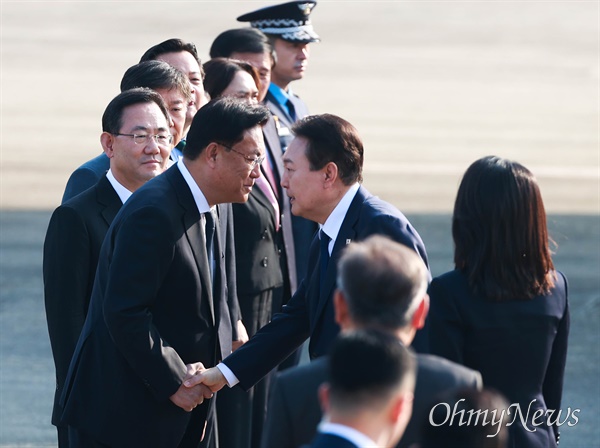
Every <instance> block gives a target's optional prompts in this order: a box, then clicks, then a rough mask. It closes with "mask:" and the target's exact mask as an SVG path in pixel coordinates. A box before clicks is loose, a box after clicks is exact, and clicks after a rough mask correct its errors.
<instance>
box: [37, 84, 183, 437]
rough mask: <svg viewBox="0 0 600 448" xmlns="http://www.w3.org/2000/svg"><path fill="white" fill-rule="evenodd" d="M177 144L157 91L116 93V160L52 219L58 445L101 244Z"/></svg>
mask: <svg viewBox="0 0 600 448" xmlns="http://www.w3.org/2000/svg"><path fill="white" fill-rule="evenodd" d="M171 140H172V136H171V134H170V133H169V115H168V113H167V109H166V106H165V104H164V101H163V99H162V98H161V96H160V95H159V94H158V93H156V92H155V91H153V90H150V89H143V88H137V89H132V90H127V91H125V92H123V93H121V94H120V95H118V96H116V97H115V98H114V99H113V100H112V101H111V102H110V103H109V104H108V106H107V107H106V110H105V111H104V115H103V116H102V134H101V135H100V142H101V144H102V148H103V149H104V153H105V154H106V156H107V158H108V160H109V161H110V168H109V170H108V172H107V173H106V174H105V175H104V176H102V177H101V178H100V180H99V182H98V183H97V184H96V185H95V186H93V187H92V188H90V189H88V190H87V191H86V192H85V193H83V194H81V195H79V196H78V197H77V198H74V199H71V200H69V201H67V202H65V203H64V204H63V205H61V206H60V207H58V208H57V209H56V210H55V211H54V213H53V214H52V217H51V218H50V224H49V225H48V231H47V233H46V239H45V241H44V261H43V274H44V301H45V305H46V319H47V322H48V332H49V335H50V343H51V347H52V354H53V356H54V366H55V368H56V391H55V395H54V408H53V412H52V423H53V424H54V425H57V428H58V442H59V447H60V448H66V447H69V443H68V434H67V428H66V427H64V426H61V425H59V419H60V415H61V412H62V408H61V407H60V405H59V399H60V395H61V393H62V391H63V384H64V382H65V377H66V376H67V369H68V368H69V363H70V362H71V357H72V356H73V351H74V350H75V345H76V344H77V339H78V338H79V334H80V333H81V329H82V328H83V323H84V321H85V316H86V314H87V309H88V305H89V301H90V295H91V292H92V285H93V283H94V277H95V274H96V266H97V264H98V254H99V252H100V247H101V246H102V242H103V241H104V236H105V235H106V232H107V230H108V227H109V226H110V224H111V223H112V221H113V219H114V218H115V216H116V214H117V212H118V211H119V209H120V208H121V206H122V205H123V203H124V202H125V201H127V199H129V196H131V194H132V193H133V192H134V191H136V190H137V189H138V188H139V187H141V186H142V185H143V184H144V183H145V182H146V181H147V180H150V179H152V178H153V177H156V176H158V175H159V174H160V173H162V172H163V171H164V170H165V169H166V166H167V160H168V158H169V152H170V151H171Z"/></svg>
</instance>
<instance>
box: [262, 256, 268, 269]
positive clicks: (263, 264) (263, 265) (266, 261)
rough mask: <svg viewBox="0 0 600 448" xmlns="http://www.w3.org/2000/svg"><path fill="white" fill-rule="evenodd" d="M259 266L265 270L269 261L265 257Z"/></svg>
mask: <svg viewBox="0 0 600 448" xmlns="http://www.w3.org/2000/svg"><path fill="white" fill-rule="evenodd" d="M260 264H261V265H262V267H263V268H266V267H267V266H268V265H269V259H268V258H267V257H265V258H263V260H262V262H261V263H260Z"/></svg>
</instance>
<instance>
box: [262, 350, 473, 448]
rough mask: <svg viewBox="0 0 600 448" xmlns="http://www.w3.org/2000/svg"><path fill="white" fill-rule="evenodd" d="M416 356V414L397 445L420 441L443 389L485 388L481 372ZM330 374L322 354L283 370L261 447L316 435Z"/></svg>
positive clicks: (280, 447) (288, 446) (291, 447)
mask: <svg viewBox="0 0 600 448" xmlns="http://www.w3.org/2000/svg"><path fill="white" fill-rule="evenodd" d="M416 359H417V382H416V385H415V394H414V401H413V413H412V417H411V419H410V422H409V423H408V426H407V428H406V430H405V432H404V435H403V436H402V440H401V441H400V443H399V444H398V447H408V446H410V445H411V444H412V443H415V442H418V441H419V439H420V438H419V429H420V426H421V423H422V421H423V419H424V418H427V414H428V413H429V411H430V409H431V407H432V405H433V404H434V403H433V402H434V399H435V397H436V396H437V395H439V394H440V393H441V392H444V391H448V390H452V389H456V388H461V387H472V388H475V389H481V387H482V384H481V375H480V374H479V372H476V371H474V370H471V369H468V368H466V367H463V366H461V365H458V364H455V363H453V362H450V361H448V360H446V359H443V358H440V357H438V356H433V355H421V354H417V355H416ZM365 368H368V366H365ZM327 377H328V375H327V358H326V357H322V358H319V359H316V360H315V361H313V362H311V363H309V364H305V365H303V366H300V367H296V368H293V369H289V370H286V371H283V372H281V373H280V374H279V375H278V376H277V377H276V378H275V380H274V382H273V386H272V388H271V392H270V393H269V407H268V409H269V412H268V414H267V422H266V425H265V430H264V433H263V440H262V448H295V447H297V446H300V445H302V444H305V443H308V442H309V441H310V440H311V439H312V438H313V437H314V436H315V433H316V432H317V425H318V424H319V422H320V420H321V416H322V413H321V407H320V406H319V399H318V396H317V395H318V394H317V391H318V389H319V386H320V385H321V384H322V383H324V382H325V381H327Z"/></svg>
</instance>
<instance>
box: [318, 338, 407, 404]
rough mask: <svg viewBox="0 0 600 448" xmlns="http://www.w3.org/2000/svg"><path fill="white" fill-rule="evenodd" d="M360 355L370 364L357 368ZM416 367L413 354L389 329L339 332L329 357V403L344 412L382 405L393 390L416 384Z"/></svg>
mask: <svg viewBox="0 0 600 448" xmlns="http://www.w3.org/2000/svg"><path fill="white" fill-rule="evenodd" d="M357 359H360V363H361V365H363V366H368V368H357V366H356V360H357ZM415 368H416V367H415V360H414V356H413V355H412V354H411V353H410V352H409V350H408V349H407V348H406V347H404V345H402V343H401V342H400V341H399V340H398V339H397V338H396V337H394V336H392V335H391V334H389V333H384V332H381V331H378V330H374V329H365V330H357V331H352V332H347V333H340V334H339V335H338V337H337V338H336V340H335V341H334V342H333V345H332V347H331V352H330V355H329V360H328V369H329V376H328V378H329V381H328V382H329V391H330V404H331V406H332V407H335V408H336V409H338V410H342V411H345V412H349V411H352V409H357V408H364V407H375V408H376V407H379V406H380V405H381V403H382V402H386V401H387V400H388V399H389V398H390V397H391V396H392V395H393V394H394V392H396V391H398V390H401V389H406V390H412V389H413V388H414V384H415Z"/></svg>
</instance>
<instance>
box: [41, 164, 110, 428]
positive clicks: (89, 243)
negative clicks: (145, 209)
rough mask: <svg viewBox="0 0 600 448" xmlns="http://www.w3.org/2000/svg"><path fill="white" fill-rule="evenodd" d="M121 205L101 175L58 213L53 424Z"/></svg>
mask: <svg viewBox="0 0 600 448" xmlns="http://www.w3.org/2000/svg"><path fill="white" fill-rule="evenodd" d="M121 205H122V203H121V199H120V198H119V196H118V195H117V193H116V191H115V190H114V188H113V186H112V185H111V183H110V182H109V180H108V179H107V178H106V175H103V176H102V177H101V178H100V181H99V182H98V183H97V184H96V185H94V186H93V187H91V188H90V189H88V190H86V191H85V192H84V193H82V194H80V195H78V196H77V197H76V198H73V199H71V200H69V201H67V202H65V203H64V204H63V205H61V206H60V207H58V208H57V209H56V210H55V211H54V213H53V214H52V217H51V218H50V224H49V225H48V231H47V232H46V240H45V241H44V263H43V273H44V301H45V305H46V319H47V321H48V333H49V335H50V344H51V346H52V355H53V356H54V365H55V367H56V392H55V395H54V408H53V412H52V423H53V424H55V425H57V424H58V422H59V420H60V415H61V412H62V409H61V408H60V406H59V404H58V401H59V399H60V395H61V393H62V389H63V384H64V382H65V378H66V376H67V370H68V368H69V363H70V362H71V357H72V356H73V352H74V351H75V346H76V345H77V340H78V339H79V335H80V333H81V329H82V328H83V323H84V321H85V316H86V314H87V310H88V305H89V302H90V296H91V293H92V286H93V284H94V277H95V275H96V266H97V264H98V255H99V253H100V247H101V246H102V242H103V241H104V236H105V235H106V232H107V230H108V227H109V226H110V224H111V222H112V221H113V219H114V218H115V216H116V215H117V212H118V211H119V209H120V208H121Z"/></svg>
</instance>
